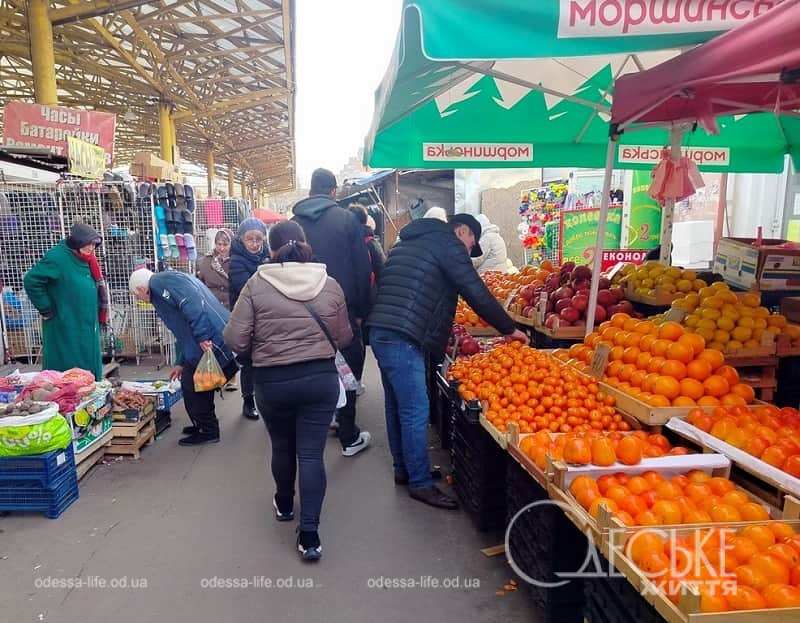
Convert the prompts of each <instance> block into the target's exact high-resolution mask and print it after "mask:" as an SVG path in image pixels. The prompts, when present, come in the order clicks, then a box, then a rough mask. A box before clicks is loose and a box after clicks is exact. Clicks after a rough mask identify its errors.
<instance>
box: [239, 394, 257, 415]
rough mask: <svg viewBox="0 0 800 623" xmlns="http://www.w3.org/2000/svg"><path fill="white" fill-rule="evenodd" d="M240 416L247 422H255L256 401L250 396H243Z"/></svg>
mask: <svg viewBox="0 0 800 623" xmlns="http://www.w3.org/2000/svg"><path fill="white" fill-rule="evenodd" d="M242 416H243V417H246V418H247V419H248V420H257V419H258V411H256V401H255V398H253V397H252V396H245V397H244V402H243V404H242Z"/></svg>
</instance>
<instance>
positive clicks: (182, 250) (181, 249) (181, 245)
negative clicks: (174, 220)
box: [175, 234, 189, 262]
mask: <svg viewBox="0 0 800 623" xmlns="http://www.w3.org/2000/svg"><path fill="white" fill-rule="evenodd" d="M175 244H177V245H178V257H179V258H180V259H182V260H183V261H184V262H185V261H186V260H188V259H189V254H188V253H187V252H186V241H185V240H184V238H183V234H175Z"/></svg>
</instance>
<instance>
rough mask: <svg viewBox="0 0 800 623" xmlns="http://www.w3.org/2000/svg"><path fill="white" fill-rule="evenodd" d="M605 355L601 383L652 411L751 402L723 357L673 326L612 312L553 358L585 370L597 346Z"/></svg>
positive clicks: (697, 337)
mask: <svg viewBox="0 0 800 623" xmlns="http://www.w3.org/2000/svg"><path fill="white" fill-rule="evenodd" d="M601 343H602V344H606V345H607V346H608V347H609V348H610V349H611V352H610V354H609V358H608V366H607V367H606V371H605V381H606V382H607V383H608V384H609V385H612V386H614V387H618V388H619V389H621V390H623V391H624V392H626V393H628V394H630V395H632V396H634V397H635V398H638V399H639V400H642V401H643V402H645V403H646V404H648V405H650V406H653V407H669V406H673V407H693V406H696V405H699V406H712V407H713V406H719V405H723V406H731V407H732V406H739V405H747V404H749V403H751V402H753V400H754V399H755V392H754V391H753V388H752V387H750V386H749V385H745V384H744V383H741V382H740V381H739V373H738V372H737V371H736V369H735V368H733V367H732V366H728V365H725V356H724V355H723V354H722V353H721V352H720V351H718V350H714V349H710V348H706V343H705V340H704V339H703V337H702V336H701V335H698V334H696V333H688V332H687V331H685V330H684V328H683V327H682V326H681V325H680V324H678V323H677V322H664V323H662V324H660V325H659V324H656V323H654V322H652V321H649V320H637V319H636V318H631V317H630V316H629V315H628V314H623V313H618V314H614V315H613V316H612V317H611V319H610V320H609V321H606V322H603V323H602V324H601V325H600V326H599V327H598V328H597V331H596V332H594V333H592V334H591V335H588V336H587V337H586V340H585V341H584V343H583V344H574V345H573V346H572V347H570V349H569V351H566V352H565V351H557V352H556V357H558V358H560V359H562V360H566V361H570V359H571V360H572V361H571V362H572V363H573V364H575V365H577V367H578V368H579V369H587V368H588V364H589V362H591V361H592V358H593V357H594V353H595V349H596V347H597V346H598V345H599V344H601Z"/></svg>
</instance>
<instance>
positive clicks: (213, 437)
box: [178, 430, 219, 446]
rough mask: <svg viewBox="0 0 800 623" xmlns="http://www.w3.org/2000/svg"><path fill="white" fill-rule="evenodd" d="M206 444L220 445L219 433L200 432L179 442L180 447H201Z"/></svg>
mask: <svg viewBox="0 0 800 623" xmlns="http://www.w3.org/2000/svg"><path fill="white" fill-rule="evenodd" d="M206 443H219V432H217V431H215V432H206V431H202V430H200V431H198V432H196V433H192V434H191V435H187V436H186V437H184V438H183V439H179V440H178V445H180V446H201V445H203V444H206Z"/></svg>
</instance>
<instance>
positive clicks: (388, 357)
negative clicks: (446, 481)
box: [369, 327, 433, 488]
mask: <svg viewBox="0 0 800 623" xmlns="http://www.w3.org/2000/svg"><path fill="white" fill-rule="evenodd" d="M369 342H370V345H371V346H372V352H373V353H374V354H375V358H376V359H377V360H378V366H379V367H380V369H381V379H382V380H383V392H384V394H385V399H386V400H385V403H386V404H385V409H386V431H387V436H388V437H389V448H390V449H391V451H392V458H393V459H394V471H395V474H396V475H398V476H406V475H407V476H408V486H409V487H411V488H420V487H430V486H432V485H433V481H432V480H431V466H430V461H429V459H428V418H429V415H430V409H429V404H428V390H427V386H426V382H425V354H424V352H423V351H422V349H421V348H420V347H419V346H417V345H416V344H414V343H413V342H411V341H410V340H409V339H408V338H407V337H405V336H404V335H402V334H400V333H396V332H394V331H390V330H388V329H381V328H377V327H376V328H374V329H370V333H369Z"/></svg>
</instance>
